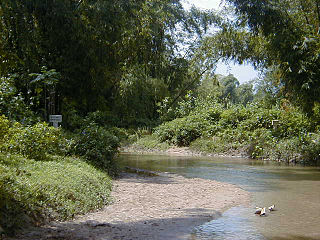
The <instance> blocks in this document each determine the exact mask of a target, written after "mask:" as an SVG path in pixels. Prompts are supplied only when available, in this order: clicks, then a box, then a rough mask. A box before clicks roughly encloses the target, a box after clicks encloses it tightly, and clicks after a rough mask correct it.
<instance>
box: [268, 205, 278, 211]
mask: <svg viewBox="0 0 320 240" xmlns="http://www.w3.org/2000/svg"><path fill="white" fill-rule="evenodd" d="M275 207H276V205H274V204H273V205H271V206H270V207H268V209H269V212H271V211H274V208H275Z"/></svg>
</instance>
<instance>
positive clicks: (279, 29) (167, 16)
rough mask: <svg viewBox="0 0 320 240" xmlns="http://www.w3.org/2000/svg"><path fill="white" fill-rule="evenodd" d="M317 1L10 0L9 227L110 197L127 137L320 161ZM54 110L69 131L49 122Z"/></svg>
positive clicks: (1, 185)
mask: <svg viewBox="0 0 320 240" xmlns="http://www.w3.org/2000/svg"><path fill="white" fill-rule="evenodd" d="M319 9H320V3H319V1H311V0H308V1H298V0H285V1H278V0H264V1H259V0H228V1H225V8H224V9H223V10H222V11H221V12H213V11H201V10H199V9H197V8H195V7H192V8H191V9H190V10H185V9H184V8H183V6H182V3H181V1H180V0H137V1H125V0H110V1H103V0H92V1H68V0H56V1H41V0H27V1H22V0H2V1H1V2H0V150H1V155H0V171H1V173H0V194H1V195H0V200H1V202H0V210H1V211H0V225H1V226H0V227H2V228H4V229H5V230H6V231H8V232H10V231H11V230H12V229H14V228H15V226H16V225H17V224H18V220H19V219H22V220H23V221H24V220H25V221H26V222H28V221H29V220H30V221H29V222H36V221H38V220H39V219H38V218H39V217H40V218H43V219H45V218H49V219H51V218H55V219H65V218H68V217H72V216H73V215H74V214H78V213H84V212H86V211H89V210H92V209H96V208H97V207H101V206H102V205H103V204H105V203H107V200H106V199H108V193H109V191H110V183H109V182H110V180H109V177H108V176H107V175H106V173H108V175H116V174H117V163H116V160H115V159H114V156H115V155H116V154H117V152H118V148H119V146H120V142H121V144H130V143H135V144H136V145H140V146H143V147H144V148H147V149H153V148H160V149H161V150H165V149H167V148H169V147H170V146H171V145H177V146H189V147H190V148H192V149H194V150H196V151H201V152H208V153H222V152H227V153H234V152H237V153H246V154H248V155H249V156H250V157H253V158H260V159H273V160H278V161H286V162H290V161H302V162H309V163H315V162H317V161H319V158H320V157H319V156H320V155H319V154H320V143H319V140H320V133H319V131H320V103H319V98H318V96H319V90H320V88H319V86H320V85H319V79H320V77H319V68H318V66H319V56H320V55H319V52H320V51H319V49H320V44H319V41H320V40H319V24H320V23H319V19H320V17H319V16H320V11H319ZM212 27H214V31H211V30H212ZM208 30H210V31H208ZM221 60H222V61H227V62H228V61H235V62H238V63H245V62H247V63H251V64H253V65H254V66H255V67H256V68H257V69H259V70H260V72H261V77H260V78H259V79H255V80H251V81H248V82H246V83H242V84H240V82H239V81H238V79H236V78H235V77H234V76H233V75H232V74H229V75H228V76H222V75H218V74H215V68H216V65H217V63H218V62H219V61H221ZM55 114H61V115H63V122H62V124H61V126H60V127H59V128H53V127H51V126H50V125H49V124H48V123H46V122H47V121H48V117H49V115H55ZM151 131H153V134H152V135H150V134H149V133H150V132H151ZM66 156H68V157H66ZM74 156H76V157H78V158H73V157H74ZM48 173H50V174H48ZM76 181H77V183H76ZM104 181H106V182H107V184H106V185H104ZM42 184H43V186H46V187H41V186H42ZM50 184H51V185H50ZM80 184H82V185H83V186H80ZM82 187H83V188H82ZM91 190H92V191H91ZM85 193H89V194H87V195H85ZM84 201H85V202H84ZM45 209H47V210H45ZM22 210H23V211H22ZM19 212H20V213H22V214H23V216H21V215H19V214H20V213H19ZM4 219H9V220H8V221H7V220H4Z"/></svg>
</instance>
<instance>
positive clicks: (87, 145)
mask: <svg viewBox="0 0 320 240" xmlns="http://www.w3.org/2000/svg"><path fill="white" fill-rule="evenodd" d="M111 131H112V133H111ZM111 131H108V130H107V129H106V128H104V127H102V126H99V125H98V124H96V123H94V122H93V123H89V122H87V124H86V125H83V127H81V128H80V129H79V130H78V131H75V132H76V133H72V134H67V135H66V134H64V133H63V132H62V130H61V129H60V128H54V127H50V126H49V125H48V124H47V123H45V122H42V123H41V122H40V123H37V124H35V125H31V126H24V125H21V124H20V123H17V122H16V123H10V122H9V121H8V119H6V118H5V117H4V116H1V117H0V133H2V134H1V137H0V150H1V151H2V152H5V153H11V154H21V155H22V156H25V157H27V158H29V159H35V160H45V159H48V156H49V155H54V154H56V155H70V154H71V155H72V154H75V155H78V156H83V157H84V158H85V159H86V160H87V161H89V162H90V163H92V164H93V165H95V166H97V167H101V168H104V169H105V170H107V171H108V172H109V173H112V174H113V175H114V174H116V163H115V161H114V159H113V157H114V155H115V154H116V153H117V151H118V147H119V140H118V138H117V137H116V136H115V135H114V134H115V133H116V134H118V135H119V136H122V135H121V134H123V133H122V132H121V131H120V130H119V129H111Z"/></svg>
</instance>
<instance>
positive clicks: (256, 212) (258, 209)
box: [254, 207, 263, 214]
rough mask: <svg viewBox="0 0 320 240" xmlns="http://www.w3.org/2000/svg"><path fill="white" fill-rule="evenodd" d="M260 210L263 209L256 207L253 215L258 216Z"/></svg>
mask: <svg viewBox="0 0 320 240" xmlns="http://www.w3.org/2000/svg"><path fill="white" fill-rule="evenodd" d="M262 209H263V208H262V207H256V211H255V213H254V214H260V213H261V211H262Z"/></svg>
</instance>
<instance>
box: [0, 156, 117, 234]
mask: <svg viewBox="0 0 320 240" xmlns="http://www.w3.org/2000/svg"><path fill="white" fill-rule="evenodd" d="M110 191H111V180H110V178H109V177H108V176H107V174H106V173H104V172H103V171H100V170H98V169H96V168H94V167H92V166H90V165H89V164H87V163H85V162H83V161H81V160H79V159H75V158H64V159H59V158H56V159H53V160H52V161H45V162H43V161H34V160H26V159H24V158H22V157H19V156H13V155H11V156H6V155H1V154H0V225H1V227H2V228H3V229H4V230H5V232H6V233H13V231H14V230H16V229H19V228H22V227H24V224H26V223H36V224H39V223H42V222H43V221H44V220H53V219H55V220H66V219H69V218H72V217H74V216H75V215H77V214H83V213H87V212H89V211H92V210H96V209H99V208H101V207H103V206H104V205H105V204H107V203H108V202H109V200H110V198H109V196H110Z"/></svg>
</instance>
